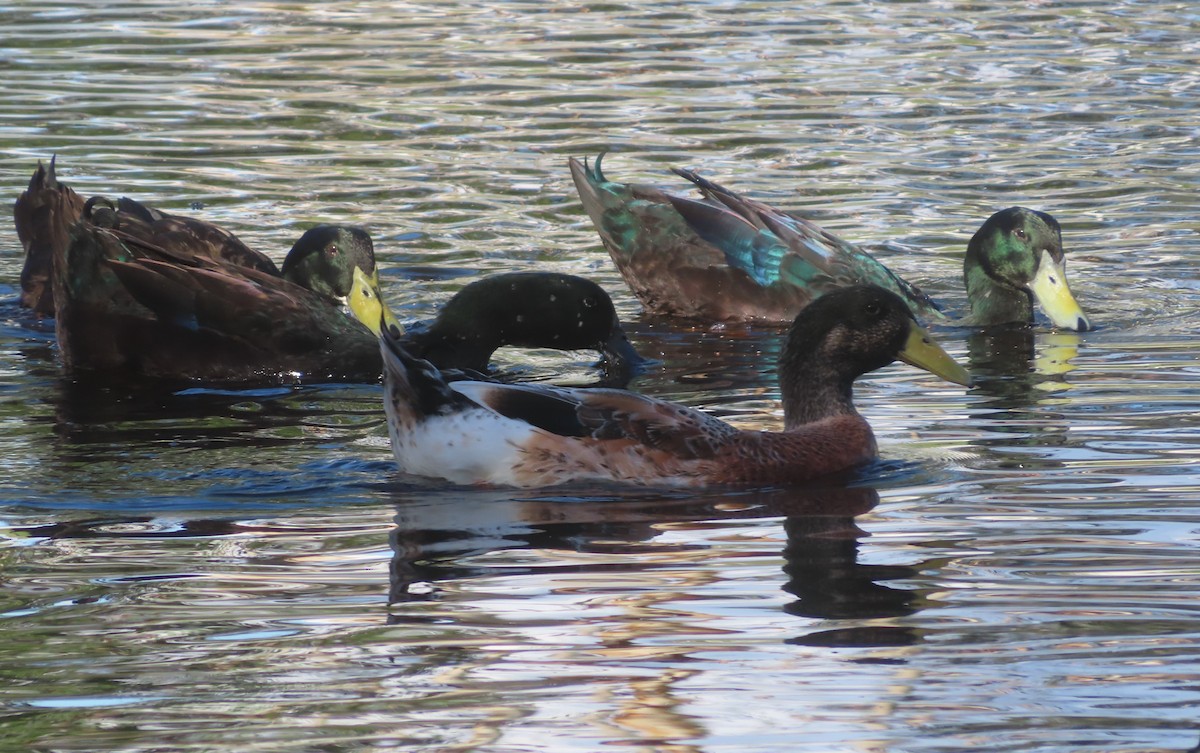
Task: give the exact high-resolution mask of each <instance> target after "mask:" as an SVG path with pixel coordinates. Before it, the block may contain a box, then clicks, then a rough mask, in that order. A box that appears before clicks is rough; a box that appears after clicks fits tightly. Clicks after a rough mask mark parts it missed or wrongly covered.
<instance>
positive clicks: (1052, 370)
mask: <svg viewBox="0 0 1200 753" xmlns="http://www.w3.org/2000/svg"><path fill="white" fill-rule="evenodd" d="M1081 343H1082V341H1081V336H1080V335H1079V334H1078V333H1074V332H1044V331H1037V330H1035V329H1034V328H1032V327H1029V326H1023V325H1012V326H998V327H987V328H983V329H979V330H976V331H974V332H972V333H971V334H970V335H969V336H968V338H967V354H968V355H967V358H968V362H969V364H970V370H971V376H972V378H973V379H974V380H975V388H974V390H973V395H974V396H976V397H978V398H981V399H979V400H977V401H976V402H974V403H973V404H972V411H971V418H972V421H973V424H974V425H975V426H978V427H980V428H982V429H986V430H987V432H989V433H992V434H993V436H981V437H980V438H978V439H977V440H976V441H975V444H977V445H979V446H980V447H995V448H997V449H998V450H1003V451H1005V456H1004V457H1000V458H999V462H1000V464H1001V466H1004V465H1007V464H1010V463H1014V462H1016V463H1019V464H1021V466H1022V467H1024V468H1028V467H1030V466H1029V464H1031V463H1032V464H1035V465H1036V466H1037V467H1040V468H1050V467H1061V465H1062V464H1061V463H1060V462H1059V461H1056V460H1053V459H1048V458H1041V457H1030V456H1029V454H1028V453H1018V455H1017V456H1016V457H1015V459H1014V458H1013V457H1010V456H1009V451H1011V450H1012V449H1013V448H1023V447H1024V448H1057V447H1065V446H1068V445H1069V444H1070V439H1069V437H1068V429H1069V426H1068V421H1067V418H1066V416H1065V414H1063V413H1062V412H1061V411H1057V410H1054V409H1053V408H1050V407H1048V406H1049V405H1050V400H1051V399H1053V398H1054V396H1056V395H1062V394H1064V393H1067V392H1068V391H1069V390H1070V389H1071V383H1070V374H1071V372H1072V371H1074V370H1075V368H1076V367H1075V365H1074V363H1073V362H1072V361H1073V359H1074V358H1075V357H1076V356H1077V355H1078V354H1079V350H1080V347H1081Z"/></svg>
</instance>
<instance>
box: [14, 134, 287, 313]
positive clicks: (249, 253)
mask: <svg viewBox="0 0 1200 753" xmlns="http://www.w3.org/2000/svg"><path fill="white" fill-rule="evenodd" d="M56 162H57V159H56V158H52V159H51V160H50V165H49V167H46V166H44V165H43V164H42V163H41V162H38V166H37V169H36V170H35V171H34V173H33V177H32V178H30V180H29V187H28V188H27V189H26V190H25V191H24V192H23V193H22V194H21V195H20V196H19V197H18V198H17V201H16V204H15V205H14V206H13V219H14V221H15V224H16V227H17V236H18V237H19V238H20V240H21V245H22V247H23V248H24V249H25V266H24V268H23V269H22V271H21V304H22V305H23V306H26V307H28V308H31V309H33V311H34V313H36V314H38V315H40V316H54V285H53V283H52V282H51V278H50V270H51V265H52V260H53V259H54V256H55V254H56V253H59V252H61V251H62V250H63V249H65V248H66V247H67V244H68V243H69V242H70V232H71V229H72V228H73V227H74V226H75V223H76V222H78V221H79V220H80V219H82V218H83V217H84V214H85V213H87V214H88V215H89V217H90V216H91V208H92V207H94V206H97V205H99V208H98V209H97V216H98V217H100V218H101V221H102V223H103V224H104V225H106V226H107V227H108V228H109V229H112V230H119V233H120V235H121V236H122V237H127V238H130V239H132V240H135V241H137V242H140V243H147V244H150V245H152V246H155V247H158V248H162V249H166V250H167V251H168V252H169V253H170V254H172V255H173V256H174V257H176V258H179V257H184V258H189V259H190V258H192V257H199V258H202V259H205V260H208V261H212V262H219V261H225V262H230V263H232V264H234V265H236V266H239V267H248V268H250V269H257V270H259V271H261V272H266V273H267V274H270V275H274V276H276V277H280V276H283V277H287V278H289V279H291V278H292V275H291V274H285V273H281V271H280V269H279V268H278V267H276V266H275V263H274V262H273V261H271V259H270V258H268V257H267V256H266V255H264V254H262V253H259V252H258V251H255V250H254V249H252V248H250V247H249V246H247V245H246V244H245V243H243V242H242V241H241V240H239V239H238V238H237V236H235V235H234V234H233V233H231V232H229V231H228V230H226V229H224V228H222V227H219V226H217V225H213V224H212V223H210V222H204V221H203V220H197V219H195V218H192V217H184V216H181V215H174V214H168V213H166V212H163V211H161V210H158V209H154V208H153V207H148V206H146V205H145V204H142V203H140V202H137V201H134V200H133V199H129V198H124V197H122V198H121V199H118V200H117V202H116V203H115V204H114V203H113V202H111V201H109V200H108V199H104V198H102V197H94V198H92V199H90V200H84V198H83V197H82V196H80V195H79V194H78V193H76V192H75V191H74V190H73V189H72V188H71V187H70V186H68V185H66V184H64V183H60V182H59V181H58V178H57V176H56V175H55V164H56ZM289 272H290V270H289ZM293 281H298V280H295V279H293Z"/></svg>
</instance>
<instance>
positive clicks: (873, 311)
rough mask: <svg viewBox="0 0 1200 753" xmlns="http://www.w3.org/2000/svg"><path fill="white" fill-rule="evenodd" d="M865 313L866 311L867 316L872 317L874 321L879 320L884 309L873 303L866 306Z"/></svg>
mask: <svg viewBox="0 0 1200 753" xmlns="http://www.w3.org/2000/svg"><path fill="white" fill-rule="evenodd" d="M863 311H865V312H866V313H867V316H869V317H871V318H872V319H878V318H879V316H880V314H882V313H883V307H882V306H880V305H879V304H878V303H876V302H875V301H871V302H870V303H868V304H867V305H866V307H865V308H864V309H863Z"/></svg>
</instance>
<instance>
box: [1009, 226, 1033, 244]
mask: <svg viewBox="0 0 1200 753" xmlns="http://www.w3.org/2000/svg"><path fill="white" fill-rule="evenodd" d="M1012 234H1013V235H1015V236H1017V240H1022V241H1027V240H1029V235H1028V234H1026V232H1025V231H1024V230H1022V229H1021V228H1019V227H1018V228H1013V231H1012Z"/></svg>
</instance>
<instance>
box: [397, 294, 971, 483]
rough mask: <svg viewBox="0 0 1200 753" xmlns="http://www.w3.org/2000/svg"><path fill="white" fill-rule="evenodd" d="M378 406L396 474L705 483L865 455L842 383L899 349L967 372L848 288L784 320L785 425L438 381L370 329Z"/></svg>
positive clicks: (830, 465) (870, 444)
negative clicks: (749, 424)
mask: <svg viewBox="0 0 1200 753" xmlns="http://www.w3.org/2000/svg"><path fill="white" fill-rule="evenodd" d="M380 343H381V345H380V349H381V352H382V354H383V361H384V383H385V389H384V409H385V412H386V413H387V419H388V433H389V435H390V438H391V446H392V452H393V454H394V455H395V457H396V461H397V464H398V465H399V467H400V470H401V471H403V472H405V473H410V474H414V475H419V476H430V477H435V478H441V479H446V480H448V481H451V482H453V483H459V484H501V485H509V486H521V487H533V486H548V485H552V484H560V483H565V482H569V481H615V482H622V483H634V484H647V485H667V486H693V487H696V486H707V485H721V484H741V485H747V484H748V485H760V486H761V485H775V484H788V483H798V482H803V481H808V480H810V479H814V478H818V477H820V476H824V475H827V474H830V473H835V472H839V471H844V470H847V469H850V468H853V467H854V466H856V465H859V464H861V463H863V462H866V461H868V460H871V459H872V458H874V457H875V454H876V446H875V437H874V435H873V434H872V432H871V427H870V426H869V425H868V424H867V422H866V420H865V419H864V418H863V417H862V416H860V415H859V414H858V412H857V411H856V410H855V408H854V404H853V401H852V394H851V389H852V385H853V383H854V380H855V379H856V378H857V377H859V376H861V375H862V374H864V373H866V372H868V371H871V370H873V369H877V368H880V367H882V366H885V365H887V364H889V363H891V362H892V361H893V360H895V359H897V358H899V359H901V360H903V361H906V362H907V363H911V364H914V365H916V366H918V367H920V368H923V369H926V370H928V371H931V372H932V373H934V374H937V375H939V376H941V377H943V378H945V379H947V380H949V381H952V382H955V383H958V384H962V385H969V384H970V376H969V375H968V374H967V372H966V370H964V369H963V368H962V367H961V366H960V365H958V364H957V363H955V361H954V360H953V359H952V358H951V357H950V356H949V355H947V354H946V352H945V351H944V350H942V349H941V348H940V347H939V346H938V345H937V344H936V343H934V342H933V341H932V340H930V338H929V336H928V334H927V333H926V332H925V331H924V330H923V329H922V328H921V327H920V326H919V325H918V324H917V323H916V321H915V320H914V319H913V316H912V314H911V313H910V312H909V310H908V307H907V306H906V304H905V303H904V301H902V300H901V299H900V298H899V297H898V296H896V295H895V294H894V293H891V292H889V291H886V290H884V289H882V288H879V287H875V286H856V287H852V288H846V289H842V290H838V291H834V292H832V293H829V294H827V295H825V296H823V297H822V298H820V299H818V300H817V301H815V302H814V303H813V304H811V305H810V306H808V307H807V308H805V309H804V310H803V311H801V312H800V314H799V315H798V316H797V317H796V320H795V322H794V324H793V325H792V328H791V331H790V332H789V334H788V338H787V342H786V343H785V346H784V352H783V356H782V357H781V359H780V381H781V390H782V394H783V407H784V414H785V428H784V430H783V431H779V432H762V431H746V430H741V429H738V428H736V427H734V426H731V425H729V424H727V423H725V422H724V421H721V420H719V419H717V418H715V417H713V416H710V415H708V414H706V413H704V412H702V411H699V410H695V409H692V408H688V407H685V406H682V405H676V404H673V403H668V402H665V401H663V400H658V399H655V398H652V397H647V396H644V395H640V394H637V393H633V392H628V391H625V390H616V389H570V388H557V387H549V386H544V385H527V384H498V383H495V382H483V381H466V380H463V381H453V382H447V381H446V379H445V378H444V377H443V376H442V374H441V373H440V372H439V371H438V370H437V369H436V368H435V367H434V366H433V365H432V364H431V363H429V362H428V361H426V360H423V359H420V358H417V357H415V356H413V355H412V354H411V353H409V352H408V351H407V350H406V349H405V345H404V342H403V341H402V339H401V335H400V333H399V331H398V330H395V329H393V328H390V327H382V328H381V329H380Z"/></svg>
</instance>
